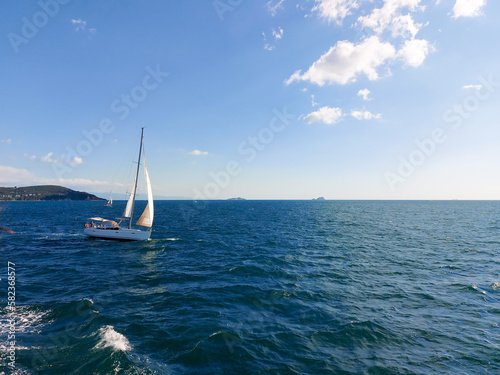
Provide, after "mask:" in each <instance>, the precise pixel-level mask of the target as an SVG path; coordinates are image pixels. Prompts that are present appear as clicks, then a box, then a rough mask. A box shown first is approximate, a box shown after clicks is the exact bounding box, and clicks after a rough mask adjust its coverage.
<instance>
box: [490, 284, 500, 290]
mask: <svg viewBox="0 0 500 375" xmlns="http://www.w3.org/2000/svg"><path fill="white" fill-rule="evenodd" d="M491 287H492V288H493V290H498V289H500V283H498V282H497V283H493V284H492V285H491Z"/></svg>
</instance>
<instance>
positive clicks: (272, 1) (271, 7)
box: [266, 0, 285, 17]
mask: <svg viewBox="0 0 500 375" xmlns="http://www.w3.org/2000/svg"><path fill="white" fill-rule="evenodd" d="M284 2H285V0H279V1H277V0H269V1H268V2H267V3H266V8H267V10H268V11H269V12H270V13H271V16H273V17H274V16H275V15H276V14H277V13H278V11H279V10H280V9H283V3H284Z"/></svg>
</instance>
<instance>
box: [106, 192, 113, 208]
mask: <svg viewBox="0 0 500 375" xmlns="http://www.w3.org/2000/svg"><path fill="white" fill-rule="evenodd" d="M112 206H113V198H112V197H111V192H109V199H108V201H107V202H106V204H105V205H104V207H112Z"/></svg>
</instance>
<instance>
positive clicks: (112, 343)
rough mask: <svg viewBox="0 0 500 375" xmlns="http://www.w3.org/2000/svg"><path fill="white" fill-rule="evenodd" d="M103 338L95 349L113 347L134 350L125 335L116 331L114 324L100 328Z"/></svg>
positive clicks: (124, 350)
mask: <svg viewBox="0 0 500 375" xmlns="http://www.w3.org/2000/svg"><path fill="white" fill-rule="evenodd" d="M99 336H100V337H101V340H100V341H99V342H98V343H97V345H96V346H95V347H94V349H104V348H113V349H114V350H115V351H122V352H128V351H129V350H132V345H130V343H129V341H128V340H127V338H126V337H125V336H123V335H122V334H121V333H118V332H116V331H115V329H114V327H113V326H106V327H102V328H100V329H99Z"/></svg>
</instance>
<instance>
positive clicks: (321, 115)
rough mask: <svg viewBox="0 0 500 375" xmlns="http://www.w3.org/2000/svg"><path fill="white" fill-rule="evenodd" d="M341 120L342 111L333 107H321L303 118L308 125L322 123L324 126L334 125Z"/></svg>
mask: <svg viewBox="0 0 500 375" xmlns="http://www.w3.org/2000/svg"><path fill="white" fill-rule="evenodd" d="M341 118H342V110H341V109H340V108H335V107H321V108H320V109H318V110H317V111H315V112H311V113H309V114H308V115H307V116H306V117H304V121H305V122H307V123H308V124H309V125H310V124H312V123H313V122H322V123H324V124H328V125H331V124H335V123H336V122H337V121H339V120H340V119H341Z"/></svg>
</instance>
